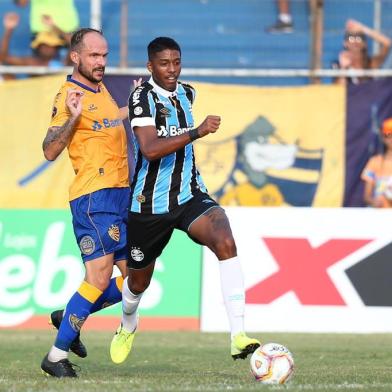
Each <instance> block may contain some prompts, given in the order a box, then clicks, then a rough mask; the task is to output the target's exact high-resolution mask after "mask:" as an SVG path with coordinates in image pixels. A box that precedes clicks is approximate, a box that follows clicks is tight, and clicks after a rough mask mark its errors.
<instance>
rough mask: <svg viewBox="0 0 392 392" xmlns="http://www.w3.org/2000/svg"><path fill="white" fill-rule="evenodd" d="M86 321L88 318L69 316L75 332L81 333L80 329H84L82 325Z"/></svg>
mask: <svg viewBox="0 0 392 392" xmlns="http://www.w3.org/2000/svg"><path fill="white" fill-rule="evenodd" d="M85 321H86V317H81V318H79V317H78V316H76V314H70V315H69V324H70V325H71V328H72V329H73V330H74V331H75V332H80V329H81V328H82V325H83V324H84V322H85Z"/></svg>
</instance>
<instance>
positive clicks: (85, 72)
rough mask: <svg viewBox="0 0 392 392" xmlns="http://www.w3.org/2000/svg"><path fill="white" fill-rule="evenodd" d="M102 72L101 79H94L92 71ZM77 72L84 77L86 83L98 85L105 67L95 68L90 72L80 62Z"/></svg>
mask: <svg viewBox="0 0 392 392" xmlns="http://www.w3.org/2000/svg"><path fill="white" fill-rule="evenodd" d="M98 70H102V77H101V78H95V77H94V71H98ZM78 72H79V73H80V74H81V75H82V76H83V77H85V78H86V79H87V80H88V81H90V82H92V83H99V82H100V81H102V78H103V75H104V73H105V67H97V68H93V69H92V70H91V71H89V70H87V69H86V67H85V66H84V65H83V63H82V62H80V63H79V65H78Z"/></svg>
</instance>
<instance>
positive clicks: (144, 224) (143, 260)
mask: <svg viewBox="0 0 392 392" xmlns="http://www.w3.org/2000/svg"><path fill="white" fill-rule="evenodd" d="M215 207H219V204H218V203H217V202H216V201H215V200H213V199H211V197H210V196H209V195H208V194H207V193H202V192H199V193H197V194H196V195H195V196H194V197H193V198H192V199H191V200H189V201H188V202H186V203H185V204H182V205H180V206H178V207H176V208H175V209H173V210H172V211H170V212H168V213H167V214H139V213H137V212H129V213H128V224H127V265H128V268H132V269H140V268H144V267H146V266H147V265H149V264H150V263H151V262H153V261H155V259H156V258H157V257H158V256H160V254H161V253H162V251H163V249H164V248H165V246H166V245H167V243H168V242H169V240H170V237H171V235H172V234H173V230H174V229H179V230H182V231H184V232H186V233H188V230H189V227H190V226H191V224H192V223H193V222H194V221H195V220H196V219H197V218H199V217H200V216H201V215H203V214H205V213H206V212H207V211H208V210H210V209H211V208H215ZM192 239H193V238H192Z"/></svg>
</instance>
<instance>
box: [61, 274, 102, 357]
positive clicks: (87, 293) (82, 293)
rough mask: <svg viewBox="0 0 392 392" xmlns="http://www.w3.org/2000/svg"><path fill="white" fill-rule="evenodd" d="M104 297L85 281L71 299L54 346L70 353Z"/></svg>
mask: <svg viewBox="0 0 392 392" xmlns="http://www.w3.org/2000/svg"><path fill="white" fill-rule="evenodd" d="M101 295H102V291H101V290H99V289H97V288H96V287H94V286H92V285H91V284H89V283H87V282H86V281H84V282H83V283H82V284H81V285H80V287H79V289H78V291H77V292H76V293H75V294H74V295H73V296H72V297H71V299H70V300H69V302H68V304H67V307H66V309H65V314H64V317H63V321H62V322H61V324H60V328H59V331H58V333H57V338H56V341H55V343H54V345H55V346H56V347H57V348H59V349H60V350H64V351H68V350H69V347H70V345H71V343H72V342H73V341H74V339H75V338H76V336H77V335H78V334H79V332H80V328H81V327H82V325H83V323H84V322H85V321H86V319H87V317H88V316H89V315H90V313H91V309H92V308H93V306H94V304H95V303H96V302H97V300H98V298H99V297H100V296H101Z"/></svg>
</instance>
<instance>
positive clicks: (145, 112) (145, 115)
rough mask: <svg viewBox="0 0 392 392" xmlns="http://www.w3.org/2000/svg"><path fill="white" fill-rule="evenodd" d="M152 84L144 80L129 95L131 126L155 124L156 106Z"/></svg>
mask: <svg viewBox="0 0 392 392" xmlns="http://www.w3.org/2000/svg"><path fill="white" fill-rule="evenodd" d="M149 86H150V84H148V83H147V82H144V83H143V84H142V85H141V86H139V87H137V88H136V89H135V90H134V91H133V92H132V93H131V95H130V96H129V101H128V108H129V122H130V123H131V127H132V128H134V127H135V126H137V127H143V126H149V125H153V126H155V106H154V99H153V97H152V95H151V88H150V87H149Z"/></svg>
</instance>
